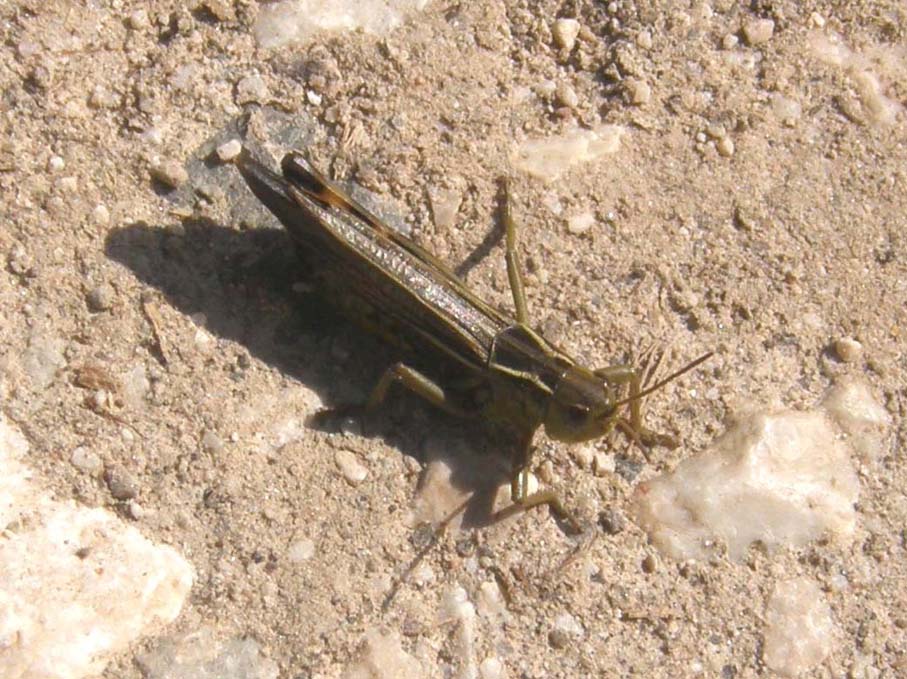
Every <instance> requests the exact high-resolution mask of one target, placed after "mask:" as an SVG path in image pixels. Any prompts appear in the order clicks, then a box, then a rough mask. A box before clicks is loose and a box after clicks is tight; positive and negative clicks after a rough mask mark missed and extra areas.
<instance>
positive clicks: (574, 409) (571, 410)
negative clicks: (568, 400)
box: [564, 403, 589, 426]
mask: <svg viewBox="0 0 907 679" xmlns="http://www.w3.org/2000/svg"><path fill="white" fill-rule="evenodd" d="M564 418H565V419H566V420H567V424H569V425H571V426H579V425H582V424H584V423H585V422H586V421H587V420H588V419H589V408H587V407H586V406H584V405H579V404H576V403H573V404H570V405H569V406H567V407H566V408H564Z"/></svg>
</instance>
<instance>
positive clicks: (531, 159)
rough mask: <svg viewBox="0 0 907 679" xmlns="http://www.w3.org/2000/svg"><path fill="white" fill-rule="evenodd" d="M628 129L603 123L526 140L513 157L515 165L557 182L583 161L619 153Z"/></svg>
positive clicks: (524, 170)
mask: <svg viewBox="0 0 907 679" xmlns="http://www.w3.org/2000/svg"><path fill="white" fill-rule="evenodd" d="M623 134H624V129H623V128H622V127H619V126H617V125H601V126H599V127H597V128H595V129H594V130H584V129H580V128H576V129H573V130H571V131H569V132H567V133H566V134H563V135H559V136H556V137H547V138H545V139H530V140H527V141H525V142H523V143H522V144H521V145H520V147H519V148H518V149H516V152H515V154H514V157H513V164H514V166H515V167H516V168H517V169H518V170H522V171H523V172H526V173H528V174H531V175H532V176H534V177H538V178H540V179H543V180H545V181H553V180H555V179H557V178H558V177H559V176H560V175H561V174H563V173H564V172H566V171H567V170H569V169H570V168H571V167H572V166H574V165H577V164H579V163H587V162H589V161H593V160H596V159H598V158H600V157H601V156H603V155H606V154H612V153H616V152H617V150H618V149H619V148H620V139H621V137H622V136H623Z"/></svg>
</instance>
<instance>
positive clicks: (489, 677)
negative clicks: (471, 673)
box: [479, 657, 505, 679]
mask: <svg viewBox="0 0 907 679" xmlns="http://www.w3.org/2000/svg"><path fill="white" fill-rule="evenodd" d="M479 676H480V677H481V678H482V679H504V676H505V673H504V663H502V662H501V661H500V660H498V659H497V658H495V657H489V658H485V660H483V661H482V664H481V665H479Z"/></svg>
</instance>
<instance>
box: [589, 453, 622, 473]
mask: <svg viewBox="0 0 907 679" xmlns="http://www.w3.org/2000/svg"><path fill="white" fill-rule="evenodd" d="M616 469H617V464H616V463H615V462H614V456H613V455H608V454H607V453H601V452H598V453H595V459H594V460H593V461H592V471H593V472H594V473H595V475H596V476H607V475H608V474H613V473H614V471H615V470H616Z"/></svg>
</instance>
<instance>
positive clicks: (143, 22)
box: [126, 9, 149, 30]
mask: <svg viewBox="0 0 907 679" xmlns="http://www.w3.org/2000/svg"><path fill="white" fill-rule="evenodd" d="M126 24H127V25H128V26H129V28H132V29H134V30H140V29H143V28H148V25H149V22H148V12H146V11H145V10H143V9H137V10H136V11H134V12H132V13H131V14H130V15H129V16H128V17H126Z"/></svg>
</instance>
